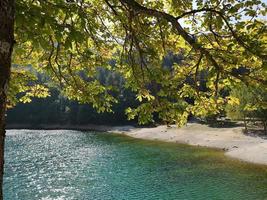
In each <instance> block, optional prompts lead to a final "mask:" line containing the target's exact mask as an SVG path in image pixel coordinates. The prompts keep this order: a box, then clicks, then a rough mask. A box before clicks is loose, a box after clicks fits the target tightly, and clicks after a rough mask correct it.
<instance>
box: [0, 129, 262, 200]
mask: <svg viewBox="0 0 267 200" xmlns="http://www.w3.org/2000/svg"><path fill="white" fill-rule="evenodd" d="M5 148H6V149H5V153H6V161H5V175H4V199H5V200H17V199H20V200H35V199H41V200H70V199H71V200H72V199H75V200H76V199H77V200H83V199H86V200H87V199H88V200H113V199H114V200H132V199H133V200H135V199H136V200H139V199H140V200H210V199H211V200H213V199H214V200H245V199H246V200H266V199H267V167H266V166H260V165H253V164H248V163H245V162H240V161H237V160H232V159H230V158H227V157H225V156H224V155H223V152H221V151H216V150H212V149H207V148H197V147H191V146H188V145H178V144H169V143H164V142H153V141H145V140H138V139H133V138H129V137H125V136H121V135H114V134H105V133H95V132H80V131H70V130H49V131H47V130H38V131H36V130H9V131H8V132H7V137H6V146H5Z"/></svg>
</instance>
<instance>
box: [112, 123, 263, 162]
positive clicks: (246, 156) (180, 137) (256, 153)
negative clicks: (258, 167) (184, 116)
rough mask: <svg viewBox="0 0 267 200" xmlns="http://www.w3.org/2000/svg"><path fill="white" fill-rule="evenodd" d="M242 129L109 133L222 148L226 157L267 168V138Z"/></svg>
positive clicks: (190, 126) (195, 126) (199, 127)
mask: <svg viewBox="0 0 267 200" xmlns="http://www.w3.org/2000/svg"><path fill="white" fill-rule="evenodd" d="M242 129H243V128H242V127H234V128H213V127H209V126H208V125H203V124H198V123H188V124H187V125H186V126H184V127H182V128H177V127H176V126H171V127H166V126H158V127H155V128H134V127H131V126H125V127H123V126H121V127H113V128H111V129H110V130H109V131H110V132H115V133H119V134H125V135H128V136H131V137H134V138H140V139H147V140H159V141H165V142H175V143H185V144H189V145H194V146H203V147H211V148H218V149H221V150H224V151H225V155H227V156H230V157H232V158H236V159H239V160H242V161H246V162H251V163H255V164H263V165H267V137H265V138H264V137H259V136H256V135H254V136H251V135H245V134H244V133H243V131H242Z"/></svg>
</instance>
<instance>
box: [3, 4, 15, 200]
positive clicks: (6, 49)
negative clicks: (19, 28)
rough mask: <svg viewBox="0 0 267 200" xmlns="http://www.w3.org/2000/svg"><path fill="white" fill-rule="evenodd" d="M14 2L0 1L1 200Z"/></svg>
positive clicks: (12, 41)
mask: <svg viewBox="0 0 267 200" xmlns="http://www.w3.org/2000/svg"><path fill="white" fill-rule="evenodd" d="M14 6H15V5H14V0H0V200H2V199H3V173H4V141H5V112H6V101H7V88H8V82H9V79H10V68H11V54H12V50H13V44H14V15H15V10H14Z"/></svg>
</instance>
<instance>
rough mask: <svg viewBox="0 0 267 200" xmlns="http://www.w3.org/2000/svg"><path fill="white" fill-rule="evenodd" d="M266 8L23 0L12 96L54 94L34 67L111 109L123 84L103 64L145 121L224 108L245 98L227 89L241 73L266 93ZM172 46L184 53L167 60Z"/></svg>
mask: <svg viewBox="0 0 267 200" xmlns="http://www.w3.org/2000/svg"><path fill="white" fill-rule="evenodd" d="M264 16H266V4H265V3H264V2H263V1H259V0H243V1H237V0H205V1H204V0H158V1H154V0H136V1H134V0H17V1H16V22H15V38H16V45H15V52H14V54H13V65H14V66H15V67H13V74H12V76H13V77H14V78H13V79H11V80H12V81H11V90H10V94H11V95H10V99H9V101H10V104H14V103H16V101H18V99H16V98H18V95H16V94H17V93H23V94H24V95H20V96H19V97H20V101H24V102H27V101H29V100H30V98H31V97H33V96H37V97H46V96H48V95H49V92H48V90H47V87H49V85H40V84H37V83H35V81H34V80H33V79H34V77H33V76H34V74H35V73H34V72H31V71H30V70H29V68H28V67H29V66H31V67H33V68H34V69H35V70H36V71H38V72H41V73H45V74H46V75H47V76H48V77H49V78H50V79H51V81H52V82H53V86H56V87H58V88H60V89H61V91H62V94H64V95H65V96H66V97H67V98H69V99H71V100H77V101H79V102H81V103H90V104H92V105H93V107H95V108H96V109H97V110H98V111H99V112H105V111H112V105H113V104H114V103H116V102H117V99H116V97H115V96H114V95H113V94H114V92H116V91H118V90H119V89H120V88H119V87H118V86H117V85H114V84H102V83H101V82H100V81H99V80H98V79H97V78H96V76H97V73H98V69H99V68H100V67H101V68H105V69H106V70H109V71H112V72H116V73H118V74H119V75H120V76H122V77H123V79H124V81H125V84H124V85H123V87H125V88H128V89H131V90H132V91H133V92H135V93H136V99H137V100H138V101H140V105H139V106H138V107H134V108H128V109H126V114H127V115H128V118H129V119H132V118H135V117H138V120H139V122H140V123H141V124H144V123H148V122H151V121H153V117H154V114H155V113H157V114H158V116H159V118H160V119H161V120H163V121H166V122H176V123H177V124H178V125H182V124H184V123H185V122H186V120H187V118H188V116H189V115H194V116H200V117H204V116H209V115H213V114H218V113H220V112H221V111H223V110H224V109H225V106H226V105H227V104H230V105H235V104H239V100H238V98H237V97H235V96H232V95H231V94H229V91H230V90H231V88H232V87H234V86H235V85H238V84H240V83H241V82H242V83H243V84H245V85H255V86H257V87H261V88H262V89H263V90H264V91H265V92H266V88H267V87H266V85H267V44H266V38H267V30H266V19H265V18H264ZM170 53H172V54H175V55H179V61H178V62H175V63H174V64H173V65H172V66H170V67H166V66H165V65H164V64H163V61H164V59H165V58H166V56H167V55H168V54H170ZM30 74H31V75H30ZM29 78H30V79H32V81H31V85H30V86H31V87H30V88H29V82H28V81H27V80H29ZM25 85H26V86H25ZM12 94H13V95H12Z"/></svg>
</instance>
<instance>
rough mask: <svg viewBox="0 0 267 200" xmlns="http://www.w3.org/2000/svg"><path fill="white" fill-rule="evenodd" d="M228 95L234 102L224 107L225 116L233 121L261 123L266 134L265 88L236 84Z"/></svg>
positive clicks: (266, 105)
mask: <svg viewBox="0 0 267 200" xmlns="http://www.w3.org/2000/svg"><path fill="white" fill-rule="evenodd" d="M230 95H231V96H232V99H234V98H235V102H234V101H233V102H232V104H228V105H227V106H226V113H227V116H228V117H230V118H231V119H233V120H243V121H244V123H245V125H246V123H247V122H249V121H252V122H254V121H255V120H256V121H261V122H262V125H263V127H264V131H265V132H266V133H267V90H266V88H261V87H255V86H246V85H244V84H238V85H236V86H235V87H233V88H232V90H231V92H230Z"/></svg>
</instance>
